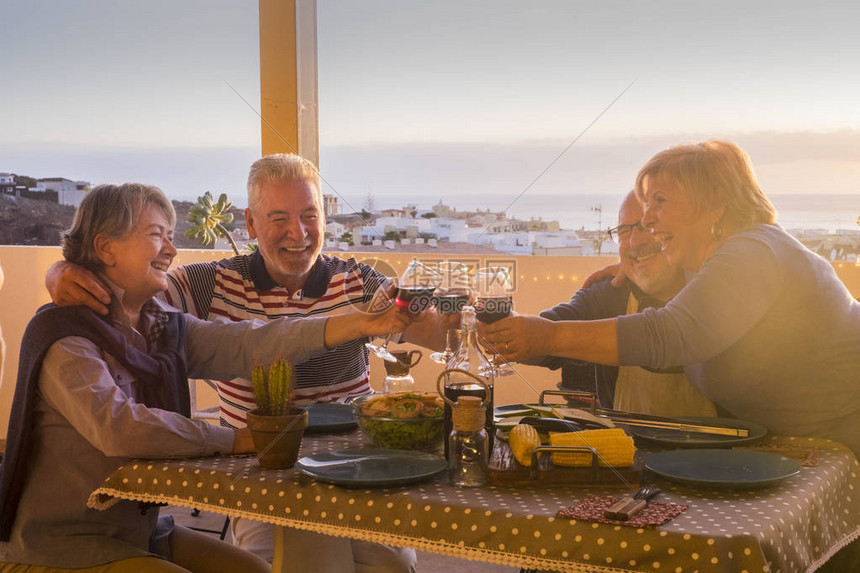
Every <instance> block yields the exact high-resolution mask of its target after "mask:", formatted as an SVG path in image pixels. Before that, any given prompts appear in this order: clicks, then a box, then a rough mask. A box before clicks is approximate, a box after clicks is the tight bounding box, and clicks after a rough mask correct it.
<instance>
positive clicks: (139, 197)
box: [62, 183, 176, 270]
mask: <svg viewBox="0 0 860 573" xmlns="http://www.w3.org/2000/svg"><path fill="white" fill-rule="evenodd" d="M148 205H153V206H155V207H158V208H159V209H161V211H162V212H163V213H164V216H165V217H166V218H167V222H168V223H169V224H170V227H171V228H172V227H173V226H174V225H175V224H176V212H175V211H174V210H173V204H172V203H171V202H170V200H169V199H168V198H167V196H165V194H164V192H163V191H162V190H161V189H159V188H158V187H155V186H153V185H143V184H141V183H123V184H122V185H99V186H98V187H96V188H94V189H93V190H92V191H90V192H89V193H87V195H86V197H84V199H83V201H81V204H80V206H79V207H78V210H77V211H76V212H75V220H74V221H73V222H72V226H71V228H70V229H68V230H66V231H65V232H63V235H62V245H63V258H65V259H66V260H67V261H69V262H71V263H76V264H78V265H81V266H83V267H86V268H88V269H90V270H99V269H101V268H102V266H104V263H103V261H102V260H101V259H100V258H99V256H98V253H96V249H95V245H94V241H95V238H96V237H97V236H98V235H106V236H108V237H111V238H113V239H120V240H122V239H124V238H126V237H128V236H129V235H130V234H131V232H132V231H133V230H134V228H135V226H136V225H137V223H138V221H139V220H140V215H141V213H142V212H143V210H144V208H145V207H146V206H148Z"/></svg>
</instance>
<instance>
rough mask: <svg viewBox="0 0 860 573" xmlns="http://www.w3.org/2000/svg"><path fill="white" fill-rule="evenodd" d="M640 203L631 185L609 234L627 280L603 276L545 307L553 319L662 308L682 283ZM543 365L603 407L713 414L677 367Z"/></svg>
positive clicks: (552, 360)
mask: <svg viewBox="0 0 860 573" xmlns="http://www.w3.org/2000/svg"><path fill="white" fill-rule="evenodd" d="M641 219H642V206H641V205H640V204H639V201H638V200H637V199H636V196H635V195H634V193H633V192H632V191H631V192H630V193H628V194H627V197H626V198H625V199H624V202H623V203H622V204H621V208H620V209H619V211H618V226H617V227H615V228H613V229H610V231H609V234H610V236H611V237H612V238H613V240H615V241H616V242H617V243H618V253H619V256H620V258H621V268H622V270H623V272H624V274H625V275H626V276H627V278H628V280H627V281H626V282H625V283H624V285H623V286H621V287H614V286H612V284H611V279H609V278H608V279H605V280H602V281H599V282H597V283H595V284H592V285H590V286H588V287H586V288H582V289H579V290H578V291H577V292H576V293H575V294H574V295H573V298H571V299H570V302H567V303H562V304H559V305H557V306H555V307H553V308H551V309H548V310H545V311H543V312H542V313H541V316H542V317H543V318H547V319H549V320H594V319H601V318H614V317H616V316H621V315H624V314H632V313H636V312H639V311H641V310H644V309H646V308H651V307H654V308H659V307H662V306H663V305H664V304H666V302H668V301H669V300H670V299H671V298H672V297H674V296H675V295H676V294H677V293H678V292H679V291H680V290H681V288H683V287H684V284H685V281H684V272H683V270H682V269H681V268H680V267H678V266H674V265H671V264H669V261H668V260H667V259H666V256H665V255H664V254H663V252H662V249H661V246H660V243H658V242H657V241H656V240H655V239H654V237H653V236H652V235H651V234H650V233H649V232H648V231H647V230H645V229H644V228H643V227H642V224H641V222H640V221H641ZM541 366H546V367H547V368H552V369H557V368H562V382H561V384H560V386H559V387H560V388H561V389H562V390H578V391H588V392H595V393H596V394H597V397H598V399H599V400H600V403H601V405H602V406H603V407H606V408H615V409H618V410H625V411H628V412H640V413H646V414H654V415H659V416H715V415H716V413H717V411H716V408H715V406H714V404H713V403H712V402H711V401H710V400H708V399H707V398H705V397H703V396H702V395H701V394H699V393H698V392H697V391H696V390H695V389H694V388H693V387H692V386H691V385H690V383H689V382H688V381H687V379H686V378H685V377H684V373H683V370H682V369H681V368H680V367H678V368H675V369H671V370H668V371H652V370H647V369H645V368H641V367H639V366H620V367H619V366H604V365H599V364H591V363H584V362H578V361H573V360H570V359H566V358H565V359H562V358H557V357H554V356H549V357H547V358H546V359H545V360H544V361H543V362H541Z"/></svg>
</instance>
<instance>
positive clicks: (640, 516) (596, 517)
mask: <svg viewBox="0 0 860 573" xmlns="http://www.w3.org/2000/svg"><path fill="white" fill-rule="evenodd" d="M618 499H619V498H617V497H611V496H604V495H589V496H588V497H586V498H585V499H583V500H581V501H579V502H577V503H575V504H574V505H571V506H568V507H565V508H563V509H561V510H559V512H558V513H557V514H556V517H559V518H562V519H584V520H586V521H596V522H598V523H610V524H612V525H627V526H630V527H657V526H658V525H663V524H664V523H666V522H667V521H669V520H671V519H674V518H675V517H678V516H679V515H681V513H682V512H684V511H685V510H686V509H687V506H686V505H680V504H677V503H659V502H656V501H649V502H648V505H647V506H646V507H645V509H643V510H642V511H640V512H639V513H637V514H636V515H634V516H633V517H632V518H630V519H629V520H627V521H617V520H615V519H606V518H605V517H603V512H604V510H606V508H608V507H609V506H610V505H612V504H613V503H615V502H616V501H618Z"/></svg>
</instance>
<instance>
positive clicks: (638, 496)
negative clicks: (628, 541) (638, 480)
mask: <svg viewBox="0 0 860 573" xmlns="http://www.w3.org/2000/svg"><path fill="white" fill-rule="evenodd" d="M658 493H660V490H659V489H658V488H656V487H654V486H649V485H646V486H643V487H641V488H639V491H637V492H636V493H635V494H634V495H633V496H632V497H631V496H629V495H625V496H624V497H622V498H621V499H619V500H618V501H616V502H615V503H613V504H612V505H610V506H609V507H607V508H606V509H605V510H604V511H603V517H605V518H606V519H614V520H617V521H627V520H629V519H630V518H631V517H633V516H634V515H636V514H637V513H639V512H640V511H642V510H643V509H645V507H646V506H647V505H648V500H649V499H651V498H652V497H654V496H655V495H657V494H658Z"/></svg>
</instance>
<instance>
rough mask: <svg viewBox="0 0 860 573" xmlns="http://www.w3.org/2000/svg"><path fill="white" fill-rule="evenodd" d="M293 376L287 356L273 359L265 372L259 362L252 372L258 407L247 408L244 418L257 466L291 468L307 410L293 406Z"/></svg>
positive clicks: (305, 423) (306, 422) (303, 427)
mask: <svg viewBox="0 0 860 573" xmlns="http://www.w3.org/2000/svg"><path fill="white" fill-rule="evenodd" d="M292 376H293V369H292V367H291V366H290V365H289V364H288V363H287V361H286V360H278V361H277V362H274V363H273V364H272V365H271V366H270V367H269V370H268V374H267V373H266V372H265V371H264V369H263V367H262V366H257V367H255V368H254V370H253V371H252V372H251V382H252V384H253V388H254V398H255V399H256V400H257V408H256V409H255V410H251V411H250V412H248V418H247V419H248V429H249V430H251V437H252V438H253V440H254V447H255V448H256V449H257V455H258V457H259V460H260V467H264V468H269V469H285V468H291V467H293V464H294V463H296V459H297V458H298V456H299V446H301V444H302V434H303V433H304V431H305V428H307V427H308V413H307V410H303V409H301V408H295V407H293V395H292Z"/></svg>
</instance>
